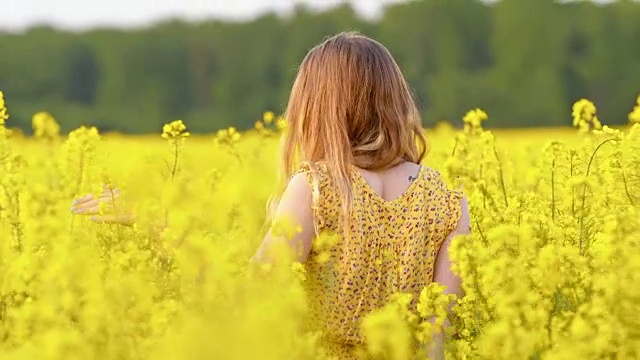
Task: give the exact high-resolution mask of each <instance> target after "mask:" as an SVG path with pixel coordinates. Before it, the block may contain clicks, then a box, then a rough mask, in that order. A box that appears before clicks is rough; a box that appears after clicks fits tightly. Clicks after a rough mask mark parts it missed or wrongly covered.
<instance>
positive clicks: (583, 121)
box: [571, 99, 602, 132]
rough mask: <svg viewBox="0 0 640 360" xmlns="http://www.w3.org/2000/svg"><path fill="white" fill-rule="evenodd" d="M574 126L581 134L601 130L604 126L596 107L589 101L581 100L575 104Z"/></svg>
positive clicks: (572, 113)
mask: <svg viewBox="0 0 640 360" xmlns="http://www.w3.org/2000/svg"><path fill="white" fill-rule="evenodd" d="M571 115H572V116H573V126H574V127H577V128H578V129H579V130H580V131H581V132H587V131H589V130H600V129H602V124H601V123H600V120H599V119H598V116H597V115H596V106H595V105H594V104H593V103H592V102H591V101H589V100H587V99H580V100H578V101H576V103H575V104H573V111H572V112H571Z"/></svg>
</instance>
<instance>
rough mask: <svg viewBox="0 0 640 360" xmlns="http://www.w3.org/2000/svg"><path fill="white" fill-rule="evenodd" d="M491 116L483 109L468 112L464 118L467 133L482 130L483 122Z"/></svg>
mask: <svg viewBox="0 0 640 360" xmlns="http://www.w3.org/2000/svg"><path fill="white" fill-rule="evenodd" d="M488 118H489V116H488V115H487V113H486V112H484V110H482V109H473V110H470V111H469V112H467V113H466V114H465V116H464V118H462V121H463V122H464V132H465V133H475V132H478V131H480V130H482V122H483V121H485V120H487V119H488Z"/></svg>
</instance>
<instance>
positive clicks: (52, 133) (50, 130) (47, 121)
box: [31, 111, 60, 139]
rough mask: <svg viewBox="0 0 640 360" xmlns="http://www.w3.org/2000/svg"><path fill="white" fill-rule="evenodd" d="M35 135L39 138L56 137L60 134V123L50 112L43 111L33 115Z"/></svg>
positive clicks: (32, 121)
mask: <svg viewBox="0 0 640 360" xmlns="http://www.w3.org/2000/svg"><path fill="white" fill-rule="evenodd" d="M31 124H32V126H33V132H34V136H35V137H37V138H46V139H55V138H57V137H58V135H60V125H58V123H57V122H56V119H55V118H54V117H53V116H52V115H51V114H49V113H47V112H44V111H41V112H39V113H36V114H35V115H33V118H32V120H31Z"/></svg>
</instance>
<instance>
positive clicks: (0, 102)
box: [0, 90, 9, 125]
mask: <svg viewBox="0 0 640 360" xmlns="http://www.w3.org/2000/svg"><path fill="white" fill-rule="evenodd" d="M7 119H9V114H7V108H6V107H5V105H4V94H3V93H2V91H1V90H0V125H4V122H5V120H7Z"/></svg>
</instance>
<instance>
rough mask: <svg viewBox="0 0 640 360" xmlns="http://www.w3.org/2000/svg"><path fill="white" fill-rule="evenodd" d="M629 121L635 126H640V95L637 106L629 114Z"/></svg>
mask: <svg viewBox="0 0 640 360" xmlns="http://www.w3.org/2000/svg"><path fill="white" fill-rule="evenodd" d="M629 121H630V122H631V123H633V124H640V95H638V99H637V100H636V106H635V107H634V108H633V111H631V113H630V114H629Z"/></svg>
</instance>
